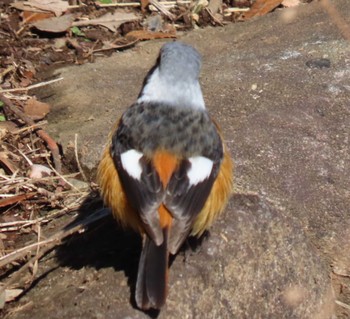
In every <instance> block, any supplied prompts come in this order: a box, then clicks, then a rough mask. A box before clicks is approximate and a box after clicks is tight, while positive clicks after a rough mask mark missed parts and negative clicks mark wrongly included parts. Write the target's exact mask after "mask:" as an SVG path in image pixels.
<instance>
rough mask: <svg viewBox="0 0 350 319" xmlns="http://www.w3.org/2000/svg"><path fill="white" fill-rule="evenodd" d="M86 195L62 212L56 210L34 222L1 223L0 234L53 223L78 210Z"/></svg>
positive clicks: (61, 210)
mask: <svg viewBox="0 0 350 319" xmlns="http://www.w3.org/2000/svg"><path fill="white" fill-rule="evenodd" d="M79 195H81V194H79ZM86 195H87V194H84V195H83V196H80V197H79V198H78V199H76V200H75V201H74V203H72V204H70V205H69V206H66V207H64V208H62V209H60V210H55V211H54V212H53V213H50V214H48V215H46V216H43V217H39V218H36V219H33V220H18V221H14V222H6V223H0V232H8V231H17V230H20V229H22V228H25V227H29V226H32V225H33V224H37V223H41V224H47V223H49V222H50V221H52V220H53V219H54V218H58V217H60V216H62V215H64V214H66V213H68V212H70V211H74V210H77V209H78V208H79V207H80V205H81V201H82V200H83V199H85V198H86Z"/></svg>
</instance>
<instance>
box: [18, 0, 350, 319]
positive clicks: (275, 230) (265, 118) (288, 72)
mask: <svg viewBox="0 0 350 319" xmlns="http://www.w3.org/2000/svg"><path fill="white" fill-rule="evenodd" d="M336 4H337V7H338V9H339V10H340V12H343V13H344V12H350V2H349V1H346V0H339V1H337V2H336ZM286 13H290V15H286ZM286 17H288V19H287V18H286ZM290 17H292V18H290ZM345 18H346V19H347V21H348V23H350V16H349V15H347V16H346V17H345ZM181 40H182V41H185V42H187V43H190V44H192V45H194V46H195V47H196V48H197V49H198V50H199V51H200V52H201V53H202V54H203V72H202V77H201V82H202V84H203V85H202V86H203V92H204V96H205V100H206V103H207V106H208V108H209V110H210V112H211V114H212V115H213V117H214V118H216V120H217V121H218V122H219V123H220V124H221V126H222V128H223V132H224V136H225V137H226V140H227V142H228V146H229V148H230V151H231V153H232V157H233V159H234V161H235V165H236V166H235V180H236V188H237V189H236V193H237V194H238V195H235V196H234V197H233V199H232V200H231V202H230V205H229V207H228V208H227V210H226V213H225V214H224V216H223V217H222V218H221V219H220V220H219V221H218V222H217V223H216V224H215V225H214V227H213V229H212V230H211V236H210V237H209V238H208V239H207V240H204V242H203V245H202V247H201V248H200V249H199V250H198V252H196V253H194V254H191V253H189V255H188V253H187V254H186V260H185V261H183V260H182V259H183V258H182V256H183V255H182V254H180V255H179V256H178V257H177V258H176V259H175V261H174V262H173V264H172V268H171V278H170V292H169V298H168V302H167V306H166V308H165V309H163V310H162V312H161V313H160V315H159V318H331V315H332V313H333V303H334V297H333V292H332V287H331V283H330V279H329V274H330V272H331V266H332V267H333V270H334V271H335V272H336V273H338V274H342V275H349V274H350V254H349V251H350V218H349V213H350V212H349V207H350V194H349V183H350V182H349V181H350V152H349V132H350V129H349V126H350V54H349V52H350V44H349V43H348V42H346V41H344V40H342V37H341V35H340V33H339V31H338V30H337V28H336V27H335V26H334V24H333V22H332V20H331V19H330V18H329V16H328V15H327V14H326V13H325V12H324V11H323V10H322V7H321V6H320V5H319V3H318V2H314V3H312V4H310V5H307V6H302V7H300V8H299V9H298V10H296V11H294V10H284V11H277V12H275V13H273V14H270V15H267V16H265V17H262V18H259V19H256V20H252V21H248V22H245V23H242V24H234V25H230V26H227V27H225V28H215V29H211V28H207V29H204V30H198V31H193V32H190V33H189V34H188V35H184V36H183V37H182V38H181ZM162 43H164V42H162V41H154V42H149V43H142V44H140V45H138V46H137V47H136V48H135V49H133V50H130V51H126V52H123V53H116V54H114V55H113V56H112V57H110V58H104V59H100V60H98V61H97V62H96V63H94V64H87V65H83V66H79V67H67V68H63V69H61V70H59V72H60V73H61V75H62V76H63V77H64V80H63V81H61V82H59V83H57V84H54V85H53V86H52V87H51V88H50V89H49V90H48V91H46V92H45V94H47V95H51V94H52V93H53V94H54V95H53V96H52V97H51V98H50V99H49V102H50V103H51V105H52V108H53V111H52V112H51V114H50V119H49V120H50V126H49V129H50V131H51V133H52V134H53V135H54V136H55V137H56V138H57V139H58V140H59V141H61V142H62V144H63V145H64V146H65V147H66V146H67V145H68V144H69V142H70V141H73V140H74V134H75V133H79V141H80V144H79V145H80V149H81V153H82V162H83V165H84V166H85V167H86V168H87V169H90V170H91V171H92V172H93V171H94V168H95V167H96V165H97V162H98V159H99V157H100V154H101V150H102V148H103V145H104V143H105V140H106V135H107V134H108V131H109V129H110V127H111V126H112V124H113V123H114V121H115V120H116V119H117V118H118V117H119V116H120V115H121V113H122V112H123V111H124V110H125V108H126V107H127V106H129V105H130V104H131V103H132V102H133V101H134V100H135V98H136V96H137V94H138V92H139V90H140V87H141V83H142V80H143V77H144V76H145V74H146V72H147V70H148V69H149V68H150V67H151V66H152V65H153V63H154V61H155V58H156V56H157V54H158V50H159V48H160V47H161V45H162ZM320 58H326V59H329V61H330V63H331V65H330V67H323V68H318V67H317V66H319V63H318V61H317V60H316V62H315V59H320ZM321 62H322V61H321ZM315 63H316V67H310V66H315ZM308 65H309V66H308ZM91 176H93V173H92V174H91ZM239 193H240V194H241V195H239ZM244 193H245V194H244ZM250 193H251V194H250ZM136 259H137V258H136ZM88 266H89V265H87V266H86V268H80V269H72V268H69V266H66V267H63V268H58V269H56V270H55V271H53V272H51V273H50V274H49V275H47V276H46V277H45V278H43V279H42V280H40V281H39V283H38V284H37V286H36V287H35V288H33V289H32V290H31V291H30V292H29V293H28V294H27V295H26V296H25V297H24V300H25V301H28V300H36V306H34V307H33V308H32V309H30V310H28V311H27V312H26V313H23V312H18V313H17V314H16V315H15V316H13V318H24V316H25V317H33V318H48V317H50V318H63V317H64V318H68V317H69V318H146V317H147V315H146V314H144V313H142V312H139V311H137V310H136V309H134V308H132V306H131V304H130V298H131V297H130V294H131V292H130V288H129V287H128V283H129V284H130V282H127V279H126V277H125V275H124V274H123V273H122V272H121V271H116V270H115V269H113V265H112V266H111V265H110V266H109V267H102V268H101V269H99V270H98V271H96V270H95V269H94V268H96V267H88ZM90 266H91V265H90ZM97 268H98V267H97ZM122 269H123V268H122ZM124 271H125V272H126V270H125V269H124ZM87 276H88V277H89V276H90V277H91V278H93V279H89V280H86V277H87ZM94 276H95V277H96V278H97V279H95V277H94ZM90 277H89V278H90ZM127 277H128V278H129V276H127ZM131 281H132V280H131ZM68 283H69V285H68ZM67 285H68V286H67ZM82 285H84V289H83V290H82V292H80V291H79V287H80V286H82ZM131 285H132V283H131ZM48 287H49V288H48ZM131 290H132V289H131ZM57 291H61V294H59V293H58V292H57ZM62 291H64V293H62ZM43 294H44V295H45V296H46V298H42V297H40V296H43ZM52 299H55V300H57V302H58V303H59V304H60V310H57V309H56V310H55V314H52V312H51V316H48V311H49V309H50V308H49V307H46V305H47V303H48V301H50V300H52ZM349 315H350V313H349ZM344 318H346V316H344Z"/></svg>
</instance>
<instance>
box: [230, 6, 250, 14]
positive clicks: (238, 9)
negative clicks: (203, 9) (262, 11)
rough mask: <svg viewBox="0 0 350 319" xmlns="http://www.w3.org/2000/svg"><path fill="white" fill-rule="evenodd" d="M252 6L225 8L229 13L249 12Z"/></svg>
mask: <svg viewBox="0 0 350 319" xmlns="http://www.w3.org/2000/svg"><path fill="white" fill-rule="evenodd" d="M249 10H250V8H235V7H234V8H227V9H225V10H224V12H227V13H232V12H247V11H249Z"/></svg>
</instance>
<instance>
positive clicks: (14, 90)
mask: <svg viewBox="0 0 350 319" xmlns="http://www.w3.org/2000/svg"><path fill="white" fill-rule="evenodd" d="M61 80H63V78H57V79H53V80H50V81H47V82H40V83H36V84H33V85H29V86H27V87H25V88H14V89H6V90H0V94H1V93H8V92H20V91H28V90H32V89H36V88H39V87H42V86H45V85H49V84H52V83H55V82H58V81H61Z"/></svg>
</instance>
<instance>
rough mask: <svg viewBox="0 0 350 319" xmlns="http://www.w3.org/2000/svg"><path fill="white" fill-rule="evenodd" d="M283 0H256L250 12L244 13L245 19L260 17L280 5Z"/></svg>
mask: <svg viewBox="0 0 350 319" xmlns="http://www.w3.org/2000/svg"><path fill="white" fill-rule="evenodd" d="M282 1H283V0H256V1H255V2H254V4H253V5H252V6H251V8H250V10H249V11H248V12H245V13H244V14H243V15H242V18H243V19H244V20H247V19H250V18H252V17H260V16H263V15H265V14H267V13H269V12H271V11H272V10H273V9H275V8H276V7H278V6H279V5H280V4H281V3H282Z"/></svg>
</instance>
